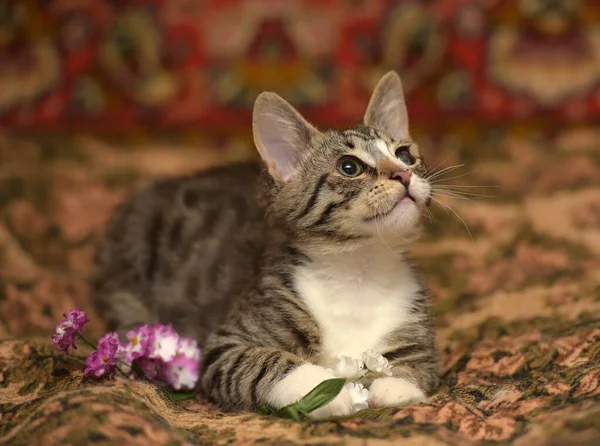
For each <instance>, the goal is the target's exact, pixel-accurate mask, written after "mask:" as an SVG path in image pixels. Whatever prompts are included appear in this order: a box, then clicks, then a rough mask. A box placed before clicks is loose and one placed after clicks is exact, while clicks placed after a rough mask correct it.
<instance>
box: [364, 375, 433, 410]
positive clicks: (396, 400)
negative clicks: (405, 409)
mask: <svg viewBox="0 0 600 446" xmlns="http://www.w3.org/2000/svg"><path fill="white" fill-rule="evenodd" d="M369 392H370V396H369V406H370V407H400V406H409V405H412V404H419V403H422V402H424V401H427V397H426V396H425V394H424V393H423V391H422V390H421V389H419V388H418V387H417V386H415V385H414V384H413V383H411V382H410V381H407V380H405V379H403V378H394V377H389V378H378V379H376V380H375V381H373V384H371V388H370V389H369Z"/></svg>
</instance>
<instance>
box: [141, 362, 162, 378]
mask: <svg viewBox="0 0 600 446" xmlns="http://www.w3.org/2000/svg"><path fill="white" fill-rule="evenodd" d="M135 363H136V364H137V365H138V366H139V368H140V370H141V371H142V373H144V376H146V378H148V379H155V378H156V377H158V375H159V374H160V373H161V369H162V368H163V363H162V361H160V360H154V359H149V358H138V359H136V360H135Z"/></svg>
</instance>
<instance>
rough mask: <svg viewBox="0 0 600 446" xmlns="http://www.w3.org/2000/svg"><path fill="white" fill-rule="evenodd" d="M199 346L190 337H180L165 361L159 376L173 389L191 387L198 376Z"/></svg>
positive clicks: (194, 384) (194, 385)
mask: <svg viewBox="0 0 600 446" xmlns="http://www.w3.org/2000/svg"><path fill="white" fill-rule="evenodd" d="M199 361H200V348H199V347H198V343H197V342H196V341H195V340H194V339H191V338H181V339H180V340H179V342H178V343H177V349H176V352H175V355H174V356H173V358H172V359H171V360H170V361H168V362H166V363H165V364H164V366H163V368H162V370H161V377H162V378H163V379H164V381H165V382H166V383H167V384H168V385H170V386H171V387H172V388H174V389H175V390H180V389H182V388H186V389H193V388H194V387H196V383H197V382H198V378H199V377H200V364H199Z"/></svg>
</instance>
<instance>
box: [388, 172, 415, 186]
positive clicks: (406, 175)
mask: <svg viewBox="0 0 600 446" xmlns="http://www.w3.org/2000/svg"><path fill="white" fill-rule="evenodd" d="M411 175H412V170H409V169H407V170H397V171H396V172H394V173H393V174H392V178H398V179H399V180H400V182H401V183H402V184H403V185H404V186H408V184H409V183H410V177H411Z"/></svg>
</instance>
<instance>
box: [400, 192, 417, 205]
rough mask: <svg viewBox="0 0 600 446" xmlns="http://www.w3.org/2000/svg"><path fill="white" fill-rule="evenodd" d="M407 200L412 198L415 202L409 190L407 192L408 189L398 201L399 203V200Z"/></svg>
mask: <svg viewBox="0 0 600 446" xmlns="http://www.w3.org/2000/svg"><path fill="white" fill-rule="evenodd" d="M407 200H412V201H413V202H414V203H416V202H417V200H415V197H413V196H412V195H411V194H410V192H408V191H407V192H406V193H405V194H404V196H403V197H402V198H400V201H399V203H401V202H403V201H407Z"/></svg>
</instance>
